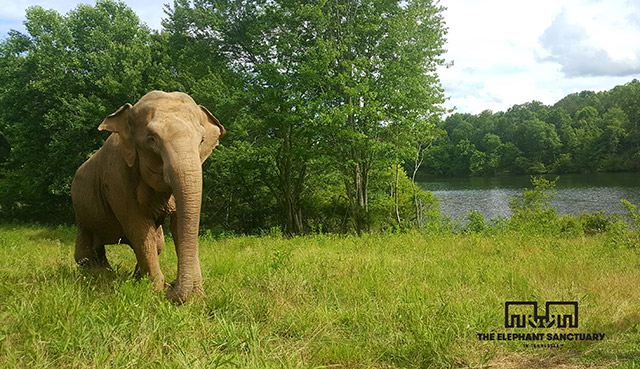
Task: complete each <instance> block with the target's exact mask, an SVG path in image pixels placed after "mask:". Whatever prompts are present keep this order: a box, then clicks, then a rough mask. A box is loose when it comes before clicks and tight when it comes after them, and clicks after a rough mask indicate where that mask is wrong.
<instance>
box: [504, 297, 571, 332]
mask: <svg viewBox="0 0 640 369" xmlns="http://www.w3.org/2000/svg"><path fill="white" fill-rule="evenodd" d="M527 326H529V327H531V328H552V327H557V328H578V302H577V301H547V303H546V304H545V313H544V314H543V315H538V303H537V302H535V301H507V302H505V304H504V327H505V328H525V327H527Z"/></svg>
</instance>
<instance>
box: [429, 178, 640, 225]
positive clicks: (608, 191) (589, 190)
mask: <svg viewBox="0 0 640 369" xmlns="http://www.w3.org/2000/svg"><path fill="white" fill-rule="evenodd" d="M555 177H556V176H545V178H547V179H554V178H555ZM559 177H560V178H559V179H558V182H557V183H556V196H555V197H554V199H553V201H552V202H551V205H552V206H554V207H555V208H556V209H557V212H558V214H560V215H563V214H572V215H577V214H580V213H585V212H589V213H590V212H594V211H598V210H604V211H605V212H606V213H608V214H620V215H623V214H625V212H626V210H625V209H624V207H623V206H622V204H621V203H620V199H626V200H629V201H631V202H632V203H634V204H638V205H640V174H638V173H598V174H563V175H560V176H559ZM420 186H421V187H422V188H424V189H425V190H428V191H431V192H433V194H434V195H435V196H436V197H438V198H440V199H442V202H441V204H440V208H441V209H442V211H443V212H444V213H445V215H447V216H449V217H451V218H452V219H454V220H457V219H458V218H464V217H466V216H467V215H468V214H469V210H476V211H479V212H480V213H482V214H483V215H484V216H485V218H486V219H490V218H495V217H498V216H504V217H509V216H510V215H511V211H510V210H509V197H514V196H519V195H520V194H521V193H522V190H523V189H524V188H531V187H532V186H531V182H530V176H504V177H486V178H479V177H474V178H422V179H421V180H420Z"/></svg>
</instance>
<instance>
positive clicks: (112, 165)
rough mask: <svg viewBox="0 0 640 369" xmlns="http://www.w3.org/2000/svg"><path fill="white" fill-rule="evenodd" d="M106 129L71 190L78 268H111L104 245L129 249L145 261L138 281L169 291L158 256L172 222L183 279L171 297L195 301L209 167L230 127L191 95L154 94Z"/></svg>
mask: <svg viewBox="0 0 640 369" xmlns="http://www.w3.org/2000/svg"><path fill="white" fill-rule="evenodd" d="M98 129H99V130H107V131H110V132H112V134H111V135H110V136H109V138H108V139H107V140H106V142H105V143H104V145H103V146H102V148H100V150H98V151H97V152H96V153H95V154H94V155H93V156H91V157H90V158H89V160H87V161H86V162H85V163H84V164H82V166H80V168H79V169H78V171H77V172H76V175H75V178H74V179H73V183H72V184H71V198H72V200H73V208H74V210H75V213H76V221H77V225H78V235H77V238H76V249H75V260H76V262H77V263H78V264H80V265H83V266H89V267H99V268H109V262H108V261H107V258H106V256H105V249H104V245H105V244H114V243H126V244H129V245H130V246H131V248H132V249H133V251H134V252H135V254H136V259H137V262H138V263H137V265H136V270H135V274H136V275H138V276H141V275H149V276H150V277H151V278H152V279H153V289H154V291H161V290H162V289H163V288H164V287H165V280H164V275H163V274H162V271H161V270H160V264H159V263H158V255H159V254H160V252H161V251H162V248H163V247H164V234H163V231H162V224H163V222H164V219H165V217H167V216H170V217H171V234H172V235H173V239H174V241H175V244H176V252H177V254H178V276H177V278H176V280H175V281H173V282H171V284H170V285H169V288H168V290H167V298H168V299H169V300H172V301H175V302H178V303H182V302H185V301H187V300H188V299H189V296H191V294H193V293H194V292H198V291H201V288H202V287H201V286H202V273H201V271H200V261H199V260H198V226H199V222H200V204H201V201H202V162H204V160H205V159H206V158H207V157H208V156H209V154H211V151H212V150H213V148H214V147H216V146H217V145H218V139H219V138H220V137H221V136H222V135H224V133H225V130H224V127H223V126H222V125H221V124H220V122H218V120H217V119H216V118H215V117H214V116H213V115H212V114H211V113H210V112H209V111H208V110H207V109H206V108H204V107H203V106H199V105H197V104H196V103H195V102H194V101H193V99H192V98H191V97H189V96H188V95H186V94H184V93H181V92H171V93H166V92H161V91H152V92H149V93H148V94H146V95H145V96H143V97H142V98H141V99H140V101H138V102H137V103H136V104H135V105H133V106H132V105H131V104H125V105H124V106H122V107H121V108H120V109H118V111H116V112H115V113H113V114H111V115H109V116H108V117H107V118H105V120H104V121H103V122H102V124H100V126H99V127H98Z"/></svg>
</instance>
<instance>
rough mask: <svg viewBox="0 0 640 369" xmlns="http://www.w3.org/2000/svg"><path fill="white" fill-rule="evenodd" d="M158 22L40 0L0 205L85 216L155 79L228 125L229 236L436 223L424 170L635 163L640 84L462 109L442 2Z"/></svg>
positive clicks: (223, 5)
mask: <svg viewBox="0 0 640 369" xmlns="http://www.w3.org/2000/svg"><path fill="white" fill-rule="evenodd" d="M165 9H166V18H165V19H164V22H163V29H162V30H160V31H152V30H150V29H149V28H148V27H147V26H146V25H144V24H143V23H142V22H141V21H140V19H139V18H138V17H137V16H136V14H135V13H134V12H133V11H132V10H131V9H130V8H128V7H127V6H126V5H125V4H123V3H118V2H115V1H111V0H99V1H97V2H96V4H95V5H94V6H92V5H85V4H80V5H78V6H77V7H76V8H75V9H74V10H71V11H70V12H68V13H67V14H64V15H63V14H59V13H58V12H56V11H54V10H47V9H44V8H42V7H31V8H29V9H28V10H27V14H26V20H25V27H26V30H27V31H26V32H25V33H20V32H17V31H11V32H10V33H9V35H8V36H7V37H6V38H5V39H4V40H3V41H2V42H1V43H0V218H2V219H4V220H10V221H38V222H43V223H54V224H55V223H72V222H73V211H72V209H71V202H70V196H69V191H70V183H71V180H72V178H73V175H74V173H75V170H76V169H77V168H78V166H79V165H80V164H82V162H84V161H85V160H86V159H87V158H88V157H89V156H90V155H91V154H92V153H93V152H95V151H96V150H97V149H98V148H99V147H100V146H101V145H102V143H103V142H104V140H105V139H106V137H107V134H106V133H104V132H98V130H97V126H98V124H100V122H101V121H102V119H104V117H105V116H107V115H109V114H111V113H113V112H114V111H116V110H117V109H118V107H120V106H121V105H123V104H124V103H127V102H129V103H135V102H136V101H137V100H138V99H139V98H140V97H141V96H142V95H144V94H145V93H146V92H148V91H150V90H154V89H158V90H165V91H183V92H186V93H188V94H190V95H191V96H192V97H193V98H194V99H195V100H196V102H198V103H199V104H202V105H204V106H205V107H207V108H208V109H209V110H210V111H211V112H213V114H214V115H216V116H217V118H218V119H219V120H220V121H221V122H222V124H223V125H224V126H225V127H226V129H227V132H228V133H227V135H226V136H225V137H224V138H223V139H222V141H221V145H220V146H219V147H218V148H216V150H214V153H213V154H212V156H211V157H210V158H209V159H208V160H207V161H206V162H205V164H204V168H203V173H204V193H203V209H202V218H201V223H202V224H201V226H202V227H203V229H208V230H210V231H212V232H214V233H224V232H228V233H236V234H255V233H260V232H264V231H270V230H274V229H275V230H278V231H279V232H283V233H286V234H302V233H308V232H336V233H345V232H358V233H359V232H362V231H367V230H375V229H385V228H389V227H391V228H403V227H430V226H434V224H435V225H437V223H438V222H440V221H441V218H442V215H441V214H440V212H439V211H438V206H437V199H436V198H434V197H433V195H431V194H430V193H429V192H428V191H424V190H422V189H421V188H420V187H419V185H418V183H417V177H419V176H420V175H424V174H432V175H445V176H449V175H453V176H466V175H475V176H478V175H496V174H509V173H531V174H538V173H547V172H552V173H564V172H592V171H622V170H624V171H634V170H637V169H638V167H639V164H640V161H639V160H640V152H639V151H638V150H639V148H640V145H638V143H639V140H640V128H639V127H638V122H639V121H640V112H639V110H638V105H637V102H638V101H640V83H639V82H638V81H636V80H634V81H632V82H630V83H628V84H627V85H624V86H618V87H616V88H614V89H612V90H611V91H607V92H599V93H593V92H588V91H585V92H581V93H578V94H573V95H569V96H567V97H565V98H564V99H562V100H561V101H559V102H558V103H557V104H555V105H554V106H545V105H543V104H541V103H538V102H531V103H526V104H523V105H516V106H514V107H512V108H511V109H509V110H508V111H507V112H504V113H503V112H498V113H493V112H490V111H485V112H483V113H481V114H479V115H471V114H459V113H454V114H451V113H452V112H448V111H446V109H445V108H444V107H443V103H444V101H445V98H446V92H445V91H443V89H442V86H441V83H440V80H439V77H438V75H437V68H438V67H441V66H444V65H445V62H446V61H445V60H444V58H443V54H444V51H445V43H446V33H447V28H446V25H445V23H444V20H443V17H442V11H443V8H442V7H441V6H439V5H438V4H437V2H434V1H431V0H416V1H403V2H397V1H390V0H383V1H376V2H368V1H346V2H342V1H341V2H337V1H318V2H316V1H312V2H305V3H299V2H296V1H278V2H272V1H252V2H247V1H241V2H235V1H215V2H214V1H212V0H199V1H195V2H190V1H177V2H175V3H174V5H173V6H167V7H166V8H165Z"/></svg>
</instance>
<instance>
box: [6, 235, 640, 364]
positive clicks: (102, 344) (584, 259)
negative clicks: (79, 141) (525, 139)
mask: <svg viewBox="0 0 640 369" xmlns="http://www.w3.org/2000/svg"><path fill="white" fill-rule="evenodd" d="M74 235H75V230H74V229H73V228H66V227H60V228H46V227H36V226H31V227H29V226H8V225H5V226H0V255H1V257H0V280H1V281H2V282H1V283H0V297H1V298H2V303H0V367H7V368H14V367H23V368H44V367H72V368H75V367H77V368H84V367H96V368H125V367H136V368H216V367H238V368H314V367H331V368H333V367H342V368H429V367H433V368H440V367H467V366H471V367H477V366H482V365H484V364H486V363H488V362H492V360H498V359H500V358H505V357H509V356H510V355H517V356H524V357H551V356H557V355H562V357H564V358H566V360H567V361H568V362H578V363H586V364H588V363H596V364H602V365H619V366H623V367H634V366H635V367H637V365H640V361H639V360H638V357H640V334H639V333H640V324H639V322H640V288H638V286H639V282H640V255H639V254H638V251H637V249H633V248H621V247H618V248H616V247H608V246H607V245H608V242H607V237H608V236H607V235H595V236H579V237H567V238H561V239H558V238H555V237H552V236H535V235H522V234H520V233H516V232H501V233H499V234H493V235H480V234H469V235H454V234H448V235H440V236H434V235H424V234H421V233H418V232H413V233H411V232H410V233H403V234H382V235H374V234H366V235H363V236H361V237H355V236H332V235H316V236H306V237H297V238H292V239H283V238H282V237H274V236H268V235H267V236H261V237H248V236H246V237H234V238H228V239H222V240H214V239H212V238H208V237H204V238H202V239H201V245H200V250H201V253H200V258H201V263H202V266H203V274H204V278H205V286H204V287H205V291H206V296H204V297H196V298H194V299H193V300H191V301H189V302H188V303H187V304H185V305H183V306H176V305H173V304H171V303H170V302H168V301H167V300H166V299H165V298H164V296H163V295H161V294H153V293H151V284H150V282H149V281H148V280H147V279H142V280H140V281H137V280H134V279H132V278H131V277H130V275H131V273H132V271H133V268H134V265H135V258H134V255H133V252H132V251H131V250H130V249H129V248H128V247H127V246H123V245H119V246H118V245H113V246H109V247H108V249H107V253H108V257H109V259H110V261H111V264H112V265H113V267H114V271H113V272H111V273H96V272H91V271H84V270H82V269H78V268H76V266H75V265H74V263H73V257H72V256H73V241H74ZM167 246H168V247H167V248H166V249H165V252H164V253H163V254H162V255H161V257H160V260H161V265H162V268H163V271H164V273H165V276H166V277H167V279H168V280H172V279H173V278H174V277H175V266H176V257H175V252H174V251H173V245H172V243H171V240H168V245H167ZM507 300H535V301H541V302H543V301H549V300H576V301H578V302H579V304H580V309H581V310H580V319H581V321H580V328H579V331H580V332H601V333H606V339H605V340H604V341H603V342H584V343H567V344H566V345H565V346H564V347H563V348H560V349H527V348H524V347H523V346H522V344H521V343H518V342H480V341H478V339H477V336H476V334H477V333H480V332H491V331H496V332H499V331H504V330H505V329H504V327H503V324H504V320H503V319H504V318H503V308H504V302H505V301H507Z"/></svg>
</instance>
